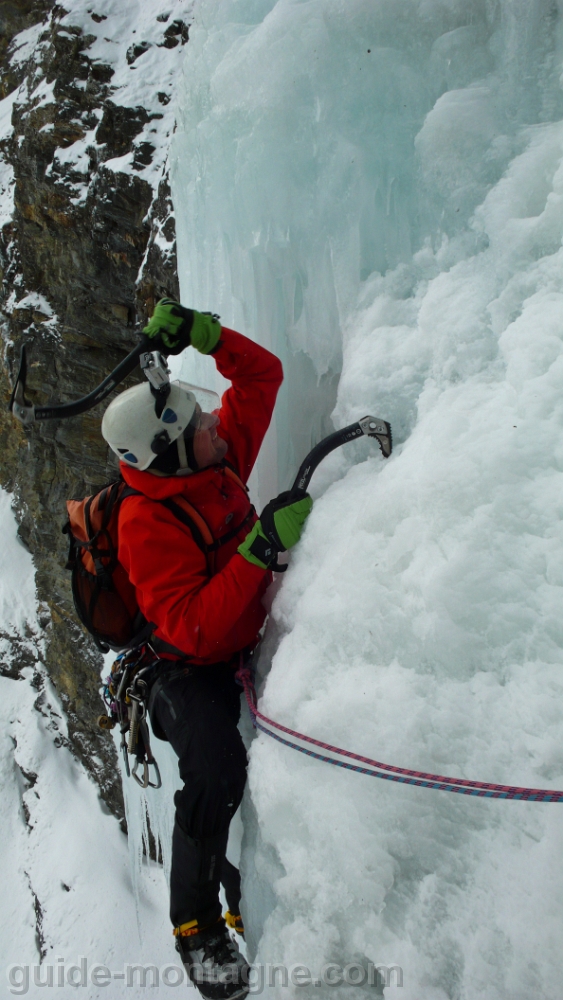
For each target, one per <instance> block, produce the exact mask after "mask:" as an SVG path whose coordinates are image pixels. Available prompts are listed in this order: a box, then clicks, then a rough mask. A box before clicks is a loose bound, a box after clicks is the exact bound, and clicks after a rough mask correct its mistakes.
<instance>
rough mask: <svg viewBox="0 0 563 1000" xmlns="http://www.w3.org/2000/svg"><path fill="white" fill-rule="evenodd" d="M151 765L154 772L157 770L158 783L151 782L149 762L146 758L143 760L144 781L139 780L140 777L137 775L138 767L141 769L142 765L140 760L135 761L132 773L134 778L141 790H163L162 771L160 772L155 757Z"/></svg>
mask: <svg viewBox="0 0 563 1000" xmlns="http://www.w3.org/2000/svg"><path fill="white" fill-rule="evenodd" d="M150 763H151V764H152V766H153V767H154V770H155V773H156V782H154V781H150V770H149V761H148V760H147V759H146V757H145V759H144V760H143V780H142V781H141V779H140V778H139V776H138V774H137V770H138V767H139V764H140V761H139V758H137V760H136V761H135V764H134V766H133V770H132V772H131V774H132V777H133V778H134V779H135V781H136V782H137V784H138V785H140V787H141V788H161V786H162V779H161V777H160V771H159V768H158V764H157V763H156V760H155V759H154V757H153V759H152V760H151V762H150Z"/></svg>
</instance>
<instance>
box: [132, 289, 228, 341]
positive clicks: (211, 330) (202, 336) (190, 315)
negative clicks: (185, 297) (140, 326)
mask: <svg viewBox="0 0 563 1000" xmlns="http://www.w3.org/2000/svg"><path fill="white" fill-rule="evenodd" d="M143 333H144V334H145V336H146V337H148V338H149V340H154V341H155V347H156V348H157V349H158V347H159V344H158V343H157V341H160V342H161V344H162V345H163V353H167V354H180V352H181V351H183V350H184V349H185V348H186V347H188V346H189V345H190V344H192V346H193V347H195V348H196V350H198V351H200V353H201V354H209V353H210V352H211V351H212V350H213V348H214V347H216V346H217V343H218V341H219V337H220V336H221V324H220V323H219V317H218V316H212V315H211V313H200V312H196V311H195V310H194V309H186V308H185V307H184V306H182V305H180V303H179V302H175V301H174V299H161V300H160V302H157V304H156V306H155V310H154V312H153V314H152V316H151V318H150V320H149V322H148V323H147V325H146V326H145V328H144V330H143Z"/></svg>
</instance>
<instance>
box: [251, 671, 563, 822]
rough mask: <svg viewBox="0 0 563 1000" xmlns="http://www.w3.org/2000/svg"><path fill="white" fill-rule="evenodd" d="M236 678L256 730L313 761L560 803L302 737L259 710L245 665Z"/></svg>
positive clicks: (425, 784) (485, 794)
mask: <svg viewBox="0 0 563 1000" xmlns="http://www.w3.org/2000/svg"><path fill="white" fill-rule="evenodd" d="M237 679H238V680H239V681H240V683H241V684H242V686H243V688H244V694H245V697H246V702H247V704H248V708H249V711H250V714H251V716H252V723H253V725H254V727H255V729H259V730H260V731H261V732H263V733H266V734H267V735H268V736H271V737H272V738H273V739H274V740H278V742H279V743H283V744H284V746H287V747H292V748H293V750H299V752H300V753H304V754H307V756H308V757H314V758H315V760H322V761H324V762H325V763H327V764H336V766H337V767H344V768H346V769H347V770H349V771H357V772H358V773H359V774H368V775H370V777H372V778H383V780H384V781H399V782H401V783H402V784H405V785H417V786H418V787H419V788H435V789H437V790H438V791H442V792H457V793H458V794H460V795H474V796H477V797H478V798H485V799H521V800H524V801H526V802H563V791H561V792H560V791H555V790H553V791H551V790H550V789H547V788H519V787H518V786H515V785H493V784H489V783H488V782H486V781H465V780H464V779H463V778H447V777H444V775H441V774H426V773H425V772H424V771H410V770H409V769H408V768H404V767H395V766H393V765H392V764H382V763H381V761H378V760H371V759H370V758H369V757H361V756H360V755H359V754H356V753H352V752H351V751H350V750H342V749H341V748H340V747H333V746H331V745H330V743H322V742H321V741H320V740H314V739H313V738H312V736H305V735H304V733H297V732H295V731H294V730H293V729H288V728H287V727H286V726H282V725H281V724H280V723H279V722H274V720H273V719H269V718H268V716H267V715H262V712H259V711H258V707H257V705H258V702H257V698H256V691H255V688H254V681H253V676H252V672H251V671H250V669H249V668H248V667H240V668H239V670H238V671H237ZM270 727H273V728H274V729H277V730H279V732H282V733H285V734H286V736H291V737H293V739H298V740H302V741H303V742H305V743H310V744H312V745H313V746H316V747H319V748H320V749H321V750H325V751H327V752H328V754H339V755H340V756H341V757H347V758H349V759H350V760H355V761H359V762H360V763H361V764H367V765H369V766H368V767H361V766H359V764H350V763H348V761H344V760H336V759H335V758H334V757H331V756H328V755H327V753H325V754H321V753H316V752H315V751H314V750H310V749H309V748H308V747H302V746H299V744H297V743H293V742H292V741H291V740H288V739H284V737H283V736H280V735H279V733H278V732H272V729H271V728H270ZM374 769H375V770H374Z"/></svg>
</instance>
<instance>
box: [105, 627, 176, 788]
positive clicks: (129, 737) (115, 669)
mask: <svg viewBox="0 0 563 1000" xmlns="http://www.w3.org/2000/svg"><path fill="white" fill-rule="evenodd" d="M160 662H161V661H160V660H159V659H158V657H155V656H154V653H153V652H152V650H151V648H150V646H142V647H141V648H140V649H134V650H132V651H131V652H126V653H122V654H121V656H118V657H117V659H116V660H115V662H114V664H113V666H112V668H111V674H110V675H109V677H108V678H107V679H106V683H105V686H104V689H103V698H104V701H105V703H106V705H107V709H108V711H107V714H106V715H100V717H99V719H98V725H99V726H100V729H103V730H104V731H107V730H109V729H114V728H115V726H117V725H119V727H120V732H121V747H120V749H121V752H122V754H123V761H124V766H125V773H126V774H127V777H129V776H130V775H132V776H133V778H134V779H135V781H136V782H137V784H138V785H140V786H141V788H160V786H161V785H162V781H161V778H160V771H159V769H158V764H157V762H156V760H155V758H154V756H153V753H152V750H151V742H150V736H149V727H148V724H147V704H148V698H149V694H150V687H151V682H152V680H153V679H154V675H155V671H156V668H157V667H158V666H159V664H160ZM130 756H131V757H134V758H135V763H134V764H133V769H131V767H130V765H129V757H130ZM151 767H152V768H154V774H155V780H154V781H151V780H150V768H151ZM139 768H141V769H142V777H139V774H138V773H137V772H138V770H139Z"/></svg>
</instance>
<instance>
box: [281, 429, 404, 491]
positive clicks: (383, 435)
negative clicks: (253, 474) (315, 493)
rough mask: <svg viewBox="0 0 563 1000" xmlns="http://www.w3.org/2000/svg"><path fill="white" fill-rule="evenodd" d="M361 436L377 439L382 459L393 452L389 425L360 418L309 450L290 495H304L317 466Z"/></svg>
mask: <svg viewBox="0 0 563 1000" xmlns="http://www.w3.org/2000/svg"><path fill="white" fill-rule="evenodd" d="M363 435H365V436H367V437H373V438H377V440H378V442H379V447H380V448H381V452H382V454H383V457H384V458H389V455H390V454H391V452H392V451H393V438H392V435H391V424H389V423H387V421H386V420H382V419H381V417H370V416H367V417H362V419H361V420H358V421H357V422H356V423H355V424H349V425H348V426H347V427H343V428H342V430H340V431H335V432H334V434H329V435H328V437H325V438H323V440H322V441H319V443H318V444H317V445H315V447H314V448H312V449H311V451H310V452H309V454H308V455H307V457H306V458H305V459H304V461H303V462H302V463H301V465H300V467H299V472H298V473H297V475H296V477H295V481H294V483H293V486H292V487H291V490H290V493H291V495H292V496H295V497H298V496H299V495H300V494H302V493H306V491H307V489H308V486H309V483H310V482H311V477H312V475H313V473H314V471H315V469H316V468H317V465H319V463H320V462H322V460H323V458H326V456H327V455H329V454H330V452H331V451H334V449H335V448H340V446H341V445H343V444H347V443H348V441H354V440H355V439H356V438H359V437H362V436H363Z"/></svg>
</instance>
